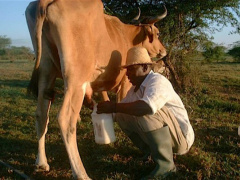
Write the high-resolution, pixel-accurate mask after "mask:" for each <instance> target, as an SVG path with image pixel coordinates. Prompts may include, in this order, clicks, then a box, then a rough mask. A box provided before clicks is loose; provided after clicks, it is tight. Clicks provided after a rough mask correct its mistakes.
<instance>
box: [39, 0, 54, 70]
mask: <svg viewBox="0 0 240 180" xmlns="http://www.w3.org/2000/svg"><path fill="white" fill-rule="evenodd" d="M53 1H54V0H40V1H39V5H38V10H37V24H36V32H35V33H36V42H37V57H36V62H35V69H38V67H39V65H40V60H41V56H42V28H43V23H44V20H45V18H46V14H47V7H48V5H50V4H51V3H52V2H53Z"/></svg>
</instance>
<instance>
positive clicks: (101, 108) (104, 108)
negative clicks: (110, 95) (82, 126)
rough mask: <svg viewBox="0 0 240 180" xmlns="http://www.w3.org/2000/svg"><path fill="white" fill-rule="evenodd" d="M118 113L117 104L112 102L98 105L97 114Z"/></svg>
mask: <svg viewBox="0 0 240 180" xmlns="http://www.w3.org/2000/svg"><path fill="white" fill-rule="evenodd" d="M114 112H116V103H115V102H111V101H103V102H100V103H98V105H97V113H98V114H101V113H114Z"/></svg>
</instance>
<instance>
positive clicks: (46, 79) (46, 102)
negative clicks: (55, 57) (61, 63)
mask: <svg viewBox="0 0 240 180" xmlns="http://www.w3.org/2000/svg"><path fill="white" fill-rule="evenodd" d="M49 62H50V61H49ZM44 65H46V64H44ZM45 67H49V69H46V68H45V69H44V71H43V70H41V69H40V71H39V81H38V104H37V110H36V130H37V137H38V155H37V159H36V163H35V165H36V169H35V171H37V172H39V171H49V165H48V163H47V158H46V153H45V135H46V133H47V125H48V122H49V109H50V106H51V101H52V99H53V95H54V94H53V86H54V82H55V80H56V74H55V73H54V72H55V71H56V70H55V69H54V70H53V69H51V67H52V64H51V63H50V64H48V65H47V66H45Z"/></svg>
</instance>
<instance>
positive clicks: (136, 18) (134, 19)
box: [133, 7, 141, 21]
mask: <svg viewBox="0 0 240 180" xmlns="http://www.w3.org/2000/svg"><path fill="white" fill-rule="evenodd" d="M140 15H141V9H140V8H139V7H138V15H137V16H136V17H135V18H133V21H138V20H139V18H140Z"/></svg>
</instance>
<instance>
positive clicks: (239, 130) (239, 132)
mask: <svg viewBox="0 0 240 180" xmlns="http://www.w3.org/2000/svg"><path fill="white" fill-rule="evenodd" d="M238 135H239V136H240V126H239V127H238Z"/></svg>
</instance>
